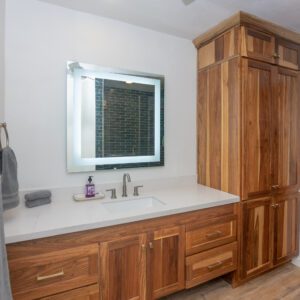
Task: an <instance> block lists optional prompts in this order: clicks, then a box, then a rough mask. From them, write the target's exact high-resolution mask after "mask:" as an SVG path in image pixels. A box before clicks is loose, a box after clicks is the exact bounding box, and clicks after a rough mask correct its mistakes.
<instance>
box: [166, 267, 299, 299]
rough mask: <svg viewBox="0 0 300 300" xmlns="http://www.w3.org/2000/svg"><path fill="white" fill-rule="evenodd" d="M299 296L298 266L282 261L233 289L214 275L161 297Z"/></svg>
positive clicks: (234, 297) (292, 297) (267, 297)
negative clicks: (269, 270)
mask: <svg viewBox="0 0 300 300" xmlns="http://www.w3.org/2000/svg"><path fill="white" fill-rule="evenodd" d="M242 299H243V300H279V299H284V300H296V299H297V300H300V268H298V267H296V266H294V265H293V264H285V265H284V266H281V267H279V268H277V269H275V270H273V271H271V272H268V273H266V274H264V275H262V276H260V277H258V278H255V279H253V280H251V281H250V282H248V283H246V284H244V285H242V286H240V287H237V288H235V289H232V288H231V286H230V285H229V284H228V283H227V282H225V281H224V280H223V279H216V280H213V281H210V282H208V283H206V284H203V285H201V286H199V287H196V288H193V289H191V290H188V291H183V292H180V293H177V294H175V295H172V296H169V297H166V298H164V300H242Z"/></svg>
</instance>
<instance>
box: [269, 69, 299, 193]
mask: <svg viewBox="0 0 300 300" xmlns="http://www.w3.org/2000/svg"><path fill="white" fill-rule="evenodd" d="M273 82H274V83H273V84H274V97H273V101H274V104H273V113H272V117H273V127H274V134H273V138H274V142H273V168H274V169H273V184H274V185H277V186H278V187H279V188H280V190H278V191H279V192H282V191H286V190H292V191H297V188H298V186H299V172H300V169H299V162H300V160H299V149H300V147H299V132H300V131H299V112H300V109H299V105H300V101H299V97H300V92H299V83H300V82H299V73H298V72H294V71H291V70H287V69H283V68H276V72H275V75H274V80H273Z"/></svg>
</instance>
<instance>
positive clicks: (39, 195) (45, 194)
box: [25, 190, 51, 201]
mask: <svg viewBox="0 0 300 300" xmlns="http://www.w3.org/2000/svg"><path fill="white" fill-rule="evenodd" d="M43 198H51V192H50V191H47V190H45V191H36V192H32V193H28V194H26V195H25V200H26V201H34V200H38V199H43Z"/></svg>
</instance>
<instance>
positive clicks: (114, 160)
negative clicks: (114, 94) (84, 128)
mask: <svg viewBox="0 0 300 300" xmlns="http://www.w3.org/2000/svg"><path fill="white" fill-rule="evenodd" d="M83 76H84V77H89V78H101V79H109V80H118V81H124V82H132V83H139V84H146V85H147V84H149V85H152V86H154V95H155V96H154V102H155V103H154V107H155V110H154V155H149V156H122V157H97V158H83V157H82V155H81V139H82V132H81V119H82V118H81V101H82V99H81V78H82V77H83ZM163 165H164V77H163V76H160V75H153V74H146V73H139V72H134V71H127V70H120V69H111V68H103V67H99V66H95V65H91V64H86V63H79V62H74V61H68V62H67V169H68V172H88V171H97V170H104V169H120V168H137V167H152V166H163Z"/></svg>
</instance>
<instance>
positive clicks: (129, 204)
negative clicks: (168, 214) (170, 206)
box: [101, 197, 165, 213]
mask: <svg viewBox="0 0 300 300" xmlns="http://www.w3.org/2000/svg"><path fill="white" fill-rule="evenodd" d="M101 204H102V205H103V206H104V207H105V208H106V209H107V210H108V211H109V212H111V213H119V212H125V211H135V210H137V211H138V210H144V209H151V208H156V207H157V208H159V207H161V206H164V205H165V203H164V202H162V201H160V200H158V199H156V198H154V197H143V198H134V199H125V200H118V201H115V200H114V201H111V202H104V203H101Z"/></svg>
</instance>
